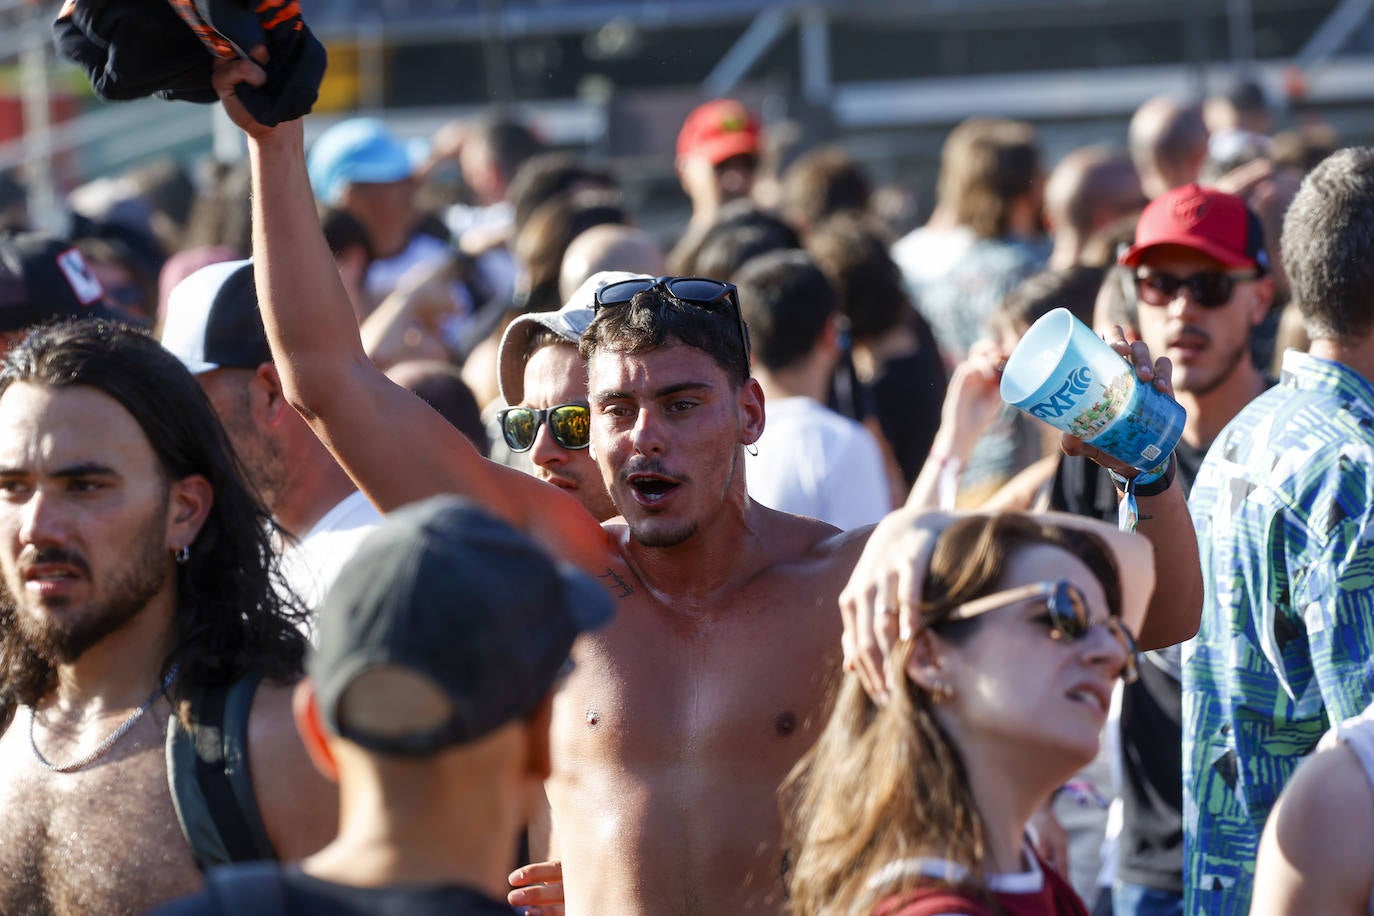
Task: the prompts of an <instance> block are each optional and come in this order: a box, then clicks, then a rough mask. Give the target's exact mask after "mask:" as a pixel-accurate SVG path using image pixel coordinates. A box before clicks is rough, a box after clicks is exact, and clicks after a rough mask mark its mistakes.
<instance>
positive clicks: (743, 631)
mask: <svg viewBox="0 0 1374 916" xmlns="http://www.w3.org/2000/svg"><path fill="white" fill-rule="evenodd" d="M770 514H771V515H777V514H776V513H770ZM769 522H770V523H769V524H768V525H767V528H766V530H767V531H769V532H770V535H771V544H770V548H771V549H770V550H769V551H768V553H767V554H766V555H764V556H761V557H759V558H758V559H757V561H756V562H758V564H759V565H760V566H761V567H762V568H761V569H760V571H759V572H758V574H757V575H756V576H755V577H754V578H753V579H752V580H750V581H747V582H746V583H744V584H743V585H741V586H740V587H738V588H733V589H731V590H730V592H729V593H728V594H725V595H723V596H722V600H721V603H720V605H719V606H718V607H716V608H713V609H708V610H704V611H701V612H683V611H682V610H680V609H675V608H674V607H673V606H672V605H671V604H669V603H665V599H666V600H671V598H670V597H668V596H664V597H659V596H656V595H654V594H652V593H651V592H650V590H649V589H648V588H647V587H646V586H645V585H644V584H643V582H642V581H640V580H639V579H638V577H636V576H635V575H634V573H633V572H631V571H630V569H629V568H628V565H627V564H626V563H625V562H624V560H623V559H619V558H615V557H612V558H611V562H610V563H608V566H607V569H606V570H605V571H603V577H604V578H603V579H602V581H603V582H604V583H606V585H607V587H608V589H610V590H611V592H612V594H617V595H624V596H625V597H623V598H620V600H619V603H618V613H617V616H616V618H615V620H614V621H612V623H611V624H610V625H609V626H608V627H606V628H605V629H604V630H603V631H601V632H599V633H595V634H592V635H591V636H589V637H584V638H583V639H582V640H581V641H580V642H579V643H578V645H577V647H576V649H575V650H574V654H573V657H574V660H575V662H576V663H577V667H576V668H575V669H574V671H573V674H572V677H571V678H570V679H569V681H568V683H567V685H566V686H565V687H564V689H563V690H562V692H561V693H560V694H559V695H558V697H557V699H556V700H555V703H554V715H553V729H552V735H551V746H552V748H553V761H554V769H553V775H552V776H551V778H550V779H549V781H548V783H547V785H546V789H547V792H548V796H549V803H550V806H551V808H552V812H553V821H554V825H555V826H554V838H553V842H554V846H555V848H556V850H557V854H558V856H559V857H560V858H561V859H562V862H563V866H564V881H565V886H564V892H565V895H566V898H565V899H566V901H567V907H568V910H567V911H568V913H570V914H578V913H627V914H634V913H673V914H688V913H702V914H707V913H773V912H783V906H782V897H781V893H780V884H779V874H780V867H781V860H780V855H779V850H778V836H779V833H780V824H779V820H778V805H777V800H776V795H775V793H776V790H777V787H778V784H779V783H780V782H781V781H782V778H783V777H784V776H785V775H786V773H787V771H788V770H789V769H791V767H792V765H793V764H794V763H796V761H797V758H798V757H799V756H800V755H801V753H802V752H803V751H805V750H806V748H807V747H809V746H810V744H811V743H812V742H813V741H814V740H815V737H816V729H817V728H818V727H819V724H820V723H821V722H822V721H824V703H823V697H824V688H825V684H824V681H825V679H826V678H825V676H826V674H827V673H828V672H834V671H836V670H837V669H838V664H839V632H840V627H839V617H838V615H837V614H836V613H835V596H836V593H837V591H838V588H839V584H840V582H841V581H842V579H843V577H844V576H847V574H848V567H849V565H850V564H851V563H852V557H850V555H849V554H850V551H848V550H845V549H837V547H836V545H835V543H834V542H833V541H832V540H831V539H830V538H829V537H827V536H825V535H824V534H822V536H821V537H820V538H817V531H816V526H815V525H814V524H813V523H810V522H809V521H805V520H801V519H792V518H789V517H785V516H784V517H779V518H775V519H770V520H769ZM621 531H622V532H623V529H621ZM837 565H843V566H844V572H843V574H842V575H841V576H839V577H837V576H835V575H834V573H833V570H834V568H835V567H836V566H837ZM617 580H618V581H617Z"/></svg>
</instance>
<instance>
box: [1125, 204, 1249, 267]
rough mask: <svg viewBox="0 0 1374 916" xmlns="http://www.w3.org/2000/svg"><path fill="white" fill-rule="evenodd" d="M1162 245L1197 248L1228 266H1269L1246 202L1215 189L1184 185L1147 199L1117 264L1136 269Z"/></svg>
mask: <svg viewBox="0 0 1374 916" xmlns="http://www.w3.org/2000/svg"><path fill="white" fill-rule="evenodd" d="M1163 245H1179V246H1182V247H1184V248H1192V249H1194V250H1196V251H1200V252H1202V253H1203V254H1205V255H1207V256H1208V257H1210V258H1215V259H1216V260H1217V261H1220V262H1221V263H1222V264H1224V265H1226V266H1227V267H1230V268H1235V269H1242V268H1246V267H1253V268H1255V269H1256V270H1258V271H1259V272H1260V273H1264V272H1265V271H1267V270H1268V269H1269V255H1268V254H1267V253H1266V252H1265V250H1264V230H1263V228H1261V226H1260V221H1259V217H1257V216H1255V214H1254V213H1252V212H1251V210H1250V208H1249V207H1247V206H1246V205H1245V201H1244V200H1242V199H1241V198H1239V197H1237V196H1236V195H1234V194H1227V193H1225V192H1223V191H1218V190H1216V189H1215V188H1203V187H1199V186H1198V185H1196V184H1187V185H1184V186H1183V187H1181V188H1174V189H1173V190H1172V191H1169V192H1168V193H1167V194H1161V195H1160V196H1159V197H1156V198H1155V199H1154V200H1152V201H1150V204H1149V206H1147V207H1146V208H1145V211H1144V212H1143V213H1141V214H1140V221H1139V222H1138V223H1136V227H1135V244H1134V245H1132V246H1131V247H1130V248H1129V249H1127V251H1126V253H1125V254H1123V255H1122V256H1121V260H1120V263H1121V264H1123V265H1125V266H1126V267H1135V266H1136V265H1138V264H1139V263H1140V259H1141V258H1142V257H1143V256H1144V255H1145V253H1146V252H1148V251H1150V250H1151V249H1153V248H1159V247H1161V246H1163Z"/></svg>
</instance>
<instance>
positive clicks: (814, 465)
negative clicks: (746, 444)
mask: <svg viewBox="0 0 1374 916" xmlns="http://www.w3.org/2000/svg"><path fill="white" fill-rule="evenodd" d="M758 452H759V453H758V455H748V456H746V458H745V468H746V469H747V471H746V479H747V481H748V484H749V495H750V496H751V497H752V498H753V499H755V500H756V501H758V502H760V503H762V504H763V505H765V506H768V507H770V508H773V509H780V510H782V511H783V512H791V513H792V514H793V515H805V516H809V517H810V518H818V519H820V520H821V521H823V522H829V523H830V524H832V525H834V526H835V527H836V528H841V529H844V530H848V529H850V528H859V527H862V526H863V525H871V524H873V523H874V522H877V521H878V520H879V519H881V518H882V517H883V516H884V515H886V514H887V513H888V512H890V511H892V494H891V492H890V490H889V488H888V483H887V474H886V471H885V469H884V466H883V455H882V451H881V450H880V449H879V448H878V443H877V442H876V441H875V440H874V438H873V434H872V433H870V432H869V431H868V430H867V429H865V428H864V427H863V426H862V425H860V424H859V423H856V422H854V421H853V420H851V419H849V418H848V417H843V416H840V415H839V414H837V413H835V412H834V411H833V410H830V409H829V408H827V407H825V406H824V405H822V404H819V403H817V402H816V401H814V400H812V399H811V398H807V397H791V398H779V399H777V400H774V401H769V402H768V422H767V424H766V425H765V426H764V430H763V435H762V436H761V437H760V438H759V441H758Z"/></svg>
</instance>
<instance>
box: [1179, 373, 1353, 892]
mask: <svg viewBox="0 0 1374 916" xmlns="http://www.w3.org/2000/svg"><path fill="white" fill-rule="evenodd" d="M1189 507H1190V509H1191V511H1192V515H1193V523H1194V525H1195V526H1196V528H1197V535H1198V545H1199V547H1200V549H1201V551H1202V576H1203V582H1204V583H1205V584H1206V599H1205V601H1204V603H1203V610H1202V623H1201V627H1200V629H1199V631H1198V635H1197V637H1196V638H1195V639H1193V640H1192V641H1191V642H1189V643H1187V644H1186V645H1185V646H1184V661H1183V735H1184V743H1183V793H1184V799H1183V823H1184V886H1185V888H1186V899H1185V907H1184V910H1185V912H1188V913H1208V914H1231V913H1236V914H1241V916H1244V914H1245V913H1247V912H1248V911H1249V902H1250V890H1251V887H1252V885H1253V879H1254V871H1255V854H1256V852H1257V849H1258V845H1259V837H1260V834H1261V833H1262V832H1263V830H1264V821H1265V819H1266V818H1267V817H1268V816H1269V810H1270V808H1272V807H1273V805H1274V801H1275V800H1276V799H1277V798H1278V795H1279V792H1280V790H1282V789H1283V786H1284V784H1285V783H1286V782H1287V781H1288V778H1289V776H1290V775H1292V773H1293V770H1294V769H1295V768H1296V767H1297V765H1298V763H1299V761H1300V760H1301V758H1302V757H1304V756H1305V755H1306V754H1307V753H1309V752H1310V751H1311V750H1312V748H1313V747H1314V746H1315V745H1316V743H1317V741H1318V740H1319V739H1320V738H1321V736H1322V733H1323V732H1324V731H1326V729H1327V728H1328V726H1329V725H1330V724H1331V723H1332V722H1338V721H1340V720H1341V719H1345V718H1347V717H1349V716H1353V715H1355V714H1356V713H1358V712H1359V711H1360V710H1362V709H1364V708H1365V707H1366V706H1368V705H1369V703H1370V701H1371V700H1374V677H1372V675H1374V590H1372V588H1374V385H1371V384H1370V382H1369V381H1367V380H1366V379H1364V378H1363V377H1362V376H1360V375H1358V374H1357V373H1355V372H1354V371H1352V370H1351V369H1348V368H1346V367H1345V366H1343V365H1341V364H1339V363H1333V362H1328V361H1326V360H1322V359H1317V358H1316V357H1313V356H1309V355H1307V354H1305V353H1299V352H1296V351H1291V350H1290V351H1289V352H1287V353H1285V354H1284V359H1283V375H1282V378H1281V379H1280V381H1279V384H1278V386H1277V387H1275V388H1272V389H1270V390H1269V391H1268V392H1266V393H1265V394H1263V395H1261V396H1260V397H1258V398H1256V399H1255V400H1254V401H1253V402H1252V403H1251V404H1249V405H1248V406H1247V407H1246V408H1245V409H1244V410H1242V411H1241V412H1240V414H1239V415H1238V416H1237V417H1236V418H1235V419H1234V420H1232V421H1231V423H1230V425H1228V426H1227V427H1226V429H1225V430H1223V432H1222V434H1221V435H1220V436H1219V437H1218V438H1217V441H1216V442H1215V443H1213V445H1212V448H1211V450H1210V451H1209V452H1208V453H1207V459H1206V461H1205V462H1204V463H1203V465H1202V469H1201V470H1200V471H1199V472H1198V477H1197V480H1196V481H1195V482H1194V484H1193V492H1192V496H1191V498H1190V499H1189Z"/></svg>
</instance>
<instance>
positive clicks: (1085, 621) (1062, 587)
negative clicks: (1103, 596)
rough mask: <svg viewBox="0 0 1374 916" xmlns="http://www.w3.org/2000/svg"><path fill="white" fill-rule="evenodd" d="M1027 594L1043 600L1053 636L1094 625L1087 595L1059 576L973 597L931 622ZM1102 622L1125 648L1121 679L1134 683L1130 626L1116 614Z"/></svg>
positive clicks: (1068, 636) (1074, 636)
mask: <svg viewBox="0 0 1374 916" xmlns="http://www.w3.org/2000/svg"><path fill="white" fill-rule="evenodd" d="M1031 598H1039V599H1042V600H1043V601H1044V602H1045V606H1046V608H1047V609H1048V610H1049V612H1050V626H1051V627H1052V630H1053V635H1054V638H1056V639H1062V640H1066V641H1068V642H1075V641H1077V640H1080V639H1084V638H1086V637H1087V635H1088V634H1089V633H1091V632H1092V629H1093V627H1094V626H1096V625H1097V624H1094V623H1093V622H1092V617H1091V615H1090V614H1089V611H1088V599H1087V598H1086V597H1085V596H1084V594H1083V592H1082V590H1081V589H1079V588H1078V586H1076V585H1074V584H1073V583H1071V582H1065V581H1063V580H1062V579H1061V580H1060V581H1058V582H1035V583H1032V584H1031V585H1022V586H1019V587H1017V588H1011V589H1007V590H1006V591H1002V592H994V593H993V594H991V595H984V596H983V597H981V598H975V599H973V600H972V601H968V602H965V603H964V604H961V605H959V606H958V607H956V608H955V609H954V610H953V611H951V612H950V613H949V614H947V615H946V616H944V617H942V618H940V619H939V620H938V621H935V622H934V624H933V625H936V626H938V625H939V624H941V623H948V622H950V621H955V620H968V619H969V618H972V617H977V616H978V615H979V614H986V613H987V612H988V611H995V610H997V609H998V608H1004V607H1007V606H1008V605H1012V604H1016V603H1017V602H1019V601H1026V600H1028V599H1031ZM1102 625H1103V626H1105V627H1106V628H1107V631H1108V632H1109V633H1111V634H1112V638H1114V639H1115V640H1116V641H1117V642H1118V643H1119V644H1120V645H1121V648H1122V649H1124V650H1125V652H1126V662H1125V664H1124V665H1123V666H1122V668H1121V678H1122V680H1124V681H1125V682H1126V683H1127V684H1133V683H1135V681H1136V679H1137V678H1138V677H1140V667H1139V660H1138V659H1139V655H1140V650H1139V649H1138V648H1137V647H1136V644H1135V637H1133V636H1131V632H1130V630H1127V629H1126V627H1125V625H1124V624H1122V622H1121V619H1120V618H1119V617H1116V616H1112V617H1108V618H1107V619H1106V621H1105V622H1104V623H1103V624H1102Z"/></svg>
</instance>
